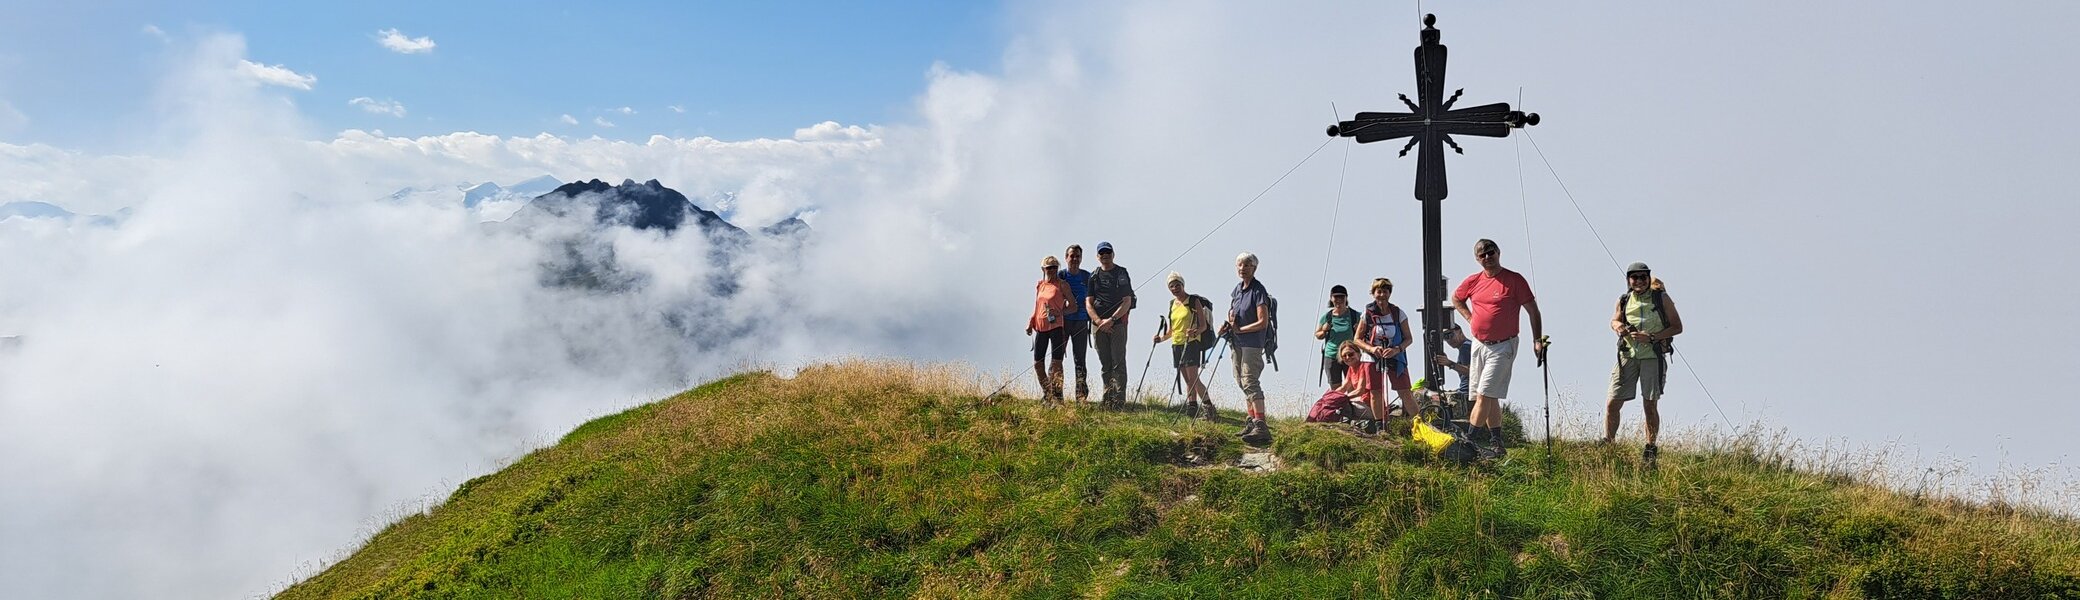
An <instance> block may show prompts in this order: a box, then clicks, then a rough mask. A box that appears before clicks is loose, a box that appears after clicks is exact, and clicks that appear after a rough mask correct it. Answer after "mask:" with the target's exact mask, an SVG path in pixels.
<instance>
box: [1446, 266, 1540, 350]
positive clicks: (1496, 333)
mask: <svg viewBox="0 0 2080 600" xmlns="http://www.w3.org/2000/svg"><path fill="white" fill-rule="evenodd" d="M1452 299H1453V300H1459V301H1463V302H1465V303H1466V308H1467V310H1468V311H1470V312H1472V313H1473V319H1472V321H1473V322H1472V323H1470V324H1469V326H1468V327H1467V329H1466V332H1467V333H1469V334H1472V335H1473V339H1477V340H1480V341H1482V342H1490V343H1492V342H1500V341H1502V340H1506V339H1510V338H1513V337H1517V315H1518V313H1519V312H1521V311H1522V310H1523V308H1524V305H1525V304H1529V303H1531V301H1533V300H1536V298H1534V297H1532V296H1531V283H1530V282H1528V281H1524V276H1523V275H1518V274H1517V272H1516V271H1511V270H1509V269H1503V270H1502V272H1500V273H1497V274H1495V275H1494V276H1492V277H1491V276H1489V275H1488V272H1487V271H1481V272H1479V273H1474V274H1473V275H1471V276H1468V277H1467V278H1466V280H1465V281H1461V282H1459V290H1458V291H1456V292H1453V293H1452Z"/></svg>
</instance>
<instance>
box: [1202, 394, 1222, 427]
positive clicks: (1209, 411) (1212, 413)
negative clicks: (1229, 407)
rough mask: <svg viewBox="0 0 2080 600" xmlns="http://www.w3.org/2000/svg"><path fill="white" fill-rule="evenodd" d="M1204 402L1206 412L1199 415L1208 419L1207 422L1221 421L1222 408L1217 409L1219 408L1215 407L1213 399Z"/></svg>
mask: <svg viewBox="0 0 2080 600" xmlns="http://www.w3.org/2000/svg"><path fill="white" fill-rule="evenodd" d="M1203 404H1205V405H1206V409H1205V412H1203V413H1201V414H1200V415H1199V418H1202V419H1206V422H1208V423H1213V422H1216V421H1219V420H1220V416H1221V411H1220V409H1217V408H1214V407H1213V401H1212V400H1207V401H1206V402H1204V403H1203Z"/></svg>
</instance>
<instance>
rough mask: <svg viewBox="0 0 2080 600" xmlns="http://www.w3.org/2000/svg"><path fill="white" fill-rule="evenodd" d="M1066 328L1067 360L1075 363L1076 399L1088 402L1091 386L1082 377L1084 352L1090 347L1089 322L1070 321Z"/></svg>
mask: <svg viewBox="0 0 2080 600" xmlns="http://www.w3.org/2000/svg"><path fill="white" fill-rule="evenodd" d="M1068 328H1069V358H1070V359H1071V360H1070V362H1074V363H1076V399H1077V400H1078V401H1082V400H1088V399H1090V396H1091V386H1090V384H1089V383H1087V379H1085V377H1084V370H1083V369H1084V367H1083V355H1084V350H1085V349H1087V348H1089V347H1090V345H1091V322H1090V321H1078V320H1075V319H1070V320H1069V325H1068Z"/></svg>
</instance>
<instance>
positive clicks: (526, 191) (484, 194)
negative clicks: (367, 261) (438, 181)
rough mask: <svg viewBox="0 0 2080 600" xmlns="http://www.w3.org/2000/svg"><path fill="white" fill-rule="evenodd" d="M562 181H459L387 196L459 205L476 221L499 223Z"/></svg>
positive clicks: (542, 178) (549, 177) (547, 178)
mask: <svg viewBox="0 0 2080 600" xmlns="http://www.w3.org/2000/svg"><path fill="white" fill-rule="evenodd" d="M560 185H563V181H562V180H560V179H557V178H556V176H555V175H541V176H537V177H534V178H532V179H527V180H524V181H521V182H519V183H515V184H512V185H499V184H498V183H497V182H491V181H487V182H483V183H476V184H472V183H470V182H466V181H465V182H461V183H456V184H454V185H445V186H433V187H408V188H404V189H401V190H397V192H396V193H392V194H390V197H389V200H390V201H392V202H425V203H428V204H434V205H452V204H454V203H460V204H461V205H462V207H463V208H465V209H469V210H470V211H471V212H474V213H476V215H477V220H478V221H503V220H505V219H506V218H507V217H510V216H512V215H513V211H516V210H519V209H520V207H521V206H525V205H526V204H527V202H528V201H529V200H533V199H534V198H535V197H536V196H540V195H542V194H546V193H549V192H552V191H555V190H556V187H557V186H560Z"/></svg>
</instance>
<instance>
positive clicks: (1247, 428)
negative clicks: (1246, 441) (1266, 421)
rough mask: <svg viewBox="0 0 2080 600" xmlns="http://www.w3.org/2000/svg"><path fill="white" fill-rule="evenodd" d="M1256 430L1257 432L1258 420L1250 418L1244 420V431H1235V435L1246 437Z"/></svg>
mask: <svg viewBox="0 0 2080 600" xmlns="http://www.w3.org/2000/svg"><path fill="white" fill-rule="evenodd" d="M1256 432H1257V420H1256V419H1250V420H1248V421H1244V422H1243V423H1242V431H1237V432H1235V437H1241V438H1246V437H1249V434H1252V433H1256Z"/></svg>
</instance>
